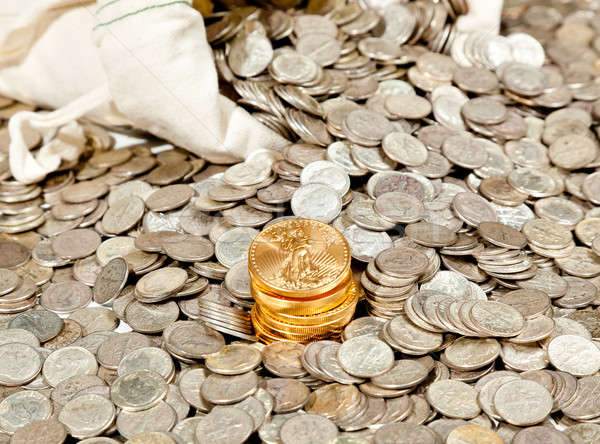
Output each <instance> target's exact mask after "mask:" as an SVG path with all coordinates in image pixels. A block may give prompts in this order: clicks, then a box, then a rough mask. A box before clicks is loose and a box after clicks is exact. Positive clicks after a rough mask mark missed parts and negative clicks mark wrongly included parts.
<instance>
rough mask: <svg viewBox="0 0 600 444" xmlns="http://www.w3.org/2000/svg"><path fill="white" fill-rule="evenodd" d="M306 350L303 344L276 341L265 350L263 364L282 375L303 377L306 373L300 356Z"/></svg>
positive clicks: (274, 372) (276, 373)
mask: <svg viewBox="0 0 600 444" xmlns="http://www.w3.org/2000/svg"><path fill="white" fill-rule="evenodd" d="M303 352H304V346H303V345H302V344H298V343H294V342H275V343H273V344H269V345H268V346H267V347H265V349H264V350H263V364H264V366H265V367H266V368H267V369H269V371H270V372H272V373H273V374H275V375H277V376H281V377H284V378H285V377H291V378H296V377H301V376H304V375H305V374H306V370H305V369H304V368H303V366H302V362H301V360H300V357H301V356H302V354H303Z"/></svg>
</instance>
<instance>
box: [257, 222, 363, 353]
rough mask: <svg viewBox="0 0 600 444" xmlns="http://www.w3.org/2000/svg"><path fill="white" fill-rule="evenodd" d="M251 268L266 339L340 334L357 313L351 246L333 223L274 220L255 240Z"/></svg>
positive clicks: (262, 336)
mask: <svg viewBox="0 0 600 444" xmlns="http://www.w3.org/2000/svg"><path fill="white" fill-rule="evenodd" d="M248 270H249V274H250V280H251V284H250V285H251V291H252V296H253V297H254V300H255V302H256V303H255V304H254V306H253V307H252V311H251V316H252V322H253V323H254V327H255V329H256V335H257V336H258V337H259V338H260V339H261V340H263V341H264V342H267V343H269V342H273V341H281V340H287V341H297V342H309V341H314V340H317V339H322V338H326V337H335V336H339V334H340V333H341V332H342V329H343V328H344V326H345V325H346V324H347V323H348V322H350V320H351V319H352V316H353V315H354V310H355V308H356V303H357V302H358V298H359V294H360V291H359V287H358V285H357V284H356V282H355V281H354V278H353V277H352V272H351V270H350V248H349V247H348V243H347V242H346V240H345V239H344V237H343V236H342V234H341V233H340V232H339V231H337V230H336V229H334V228H332V227H331V226H329V225H327V224H324V223H322V222H318V221H315V220H309V219H290V220H284V221H281V222H277V223H274V224H272V225H270V226H269V227H267V228H265V229H264V230H263V231H262V232H261V233H260V234H259V235H258V236H256V237H255V238H254V241H253V242H252V245H250V250H249V253H248Z"/></svg>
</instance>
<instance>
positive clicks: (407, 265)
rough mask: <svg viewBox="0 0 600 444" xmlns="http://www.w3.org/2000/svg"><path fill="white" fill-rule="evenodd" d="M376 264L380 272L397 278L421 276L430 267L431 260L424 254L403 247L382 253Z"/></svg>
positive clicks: (376, 259) (378, 256)
mask: <svg viewBox="0 0 600 444" xmlns="http://www.w3.org/2000/svg"><path fill="white" fill-rule="evenodd" d="M375 262H376V264H377V266H378V267H379V269H380V270H382V271H383V272H385V273H387V274H389V275H392V276H395V277H405V276H411V275H419V274H421V273H422V272H424V271H425V270H426V268H427V266H428V265H429V260H428V259H427V256H425V255H424V254H423V253H421V252H419V251H417V250H414V249H411V248H401V247H395V248H389V249H387V250H385V251H382V252H381V253H379V254H378V255H377V257H376V258H375Z"/></svg>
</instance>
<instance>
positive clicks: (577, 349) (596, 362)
mask: <svg viewBox="0 0 600 444" xmlns="http://www.w3.org/2000/svg"><path fill="white" fill-rule="evenodd" d="M548 357H549V358H550V362H552V365H554V366H555V367H556V368H557V369H559V370H562V371H566V372H568V373H570V374H572V375H575V376H588V375H592V374H594V373H595V372H597V371H598V369H600V351H599V350H598V348H596V346H595V345H594V344H593V343H592V342H590V341H589V340H587V339H585V338H582V337H581V336H575V335H562V336H557V337H556V338H554V339H552V341H550V343H549V344H548ZM596 367H598V368H596Z"/></svg>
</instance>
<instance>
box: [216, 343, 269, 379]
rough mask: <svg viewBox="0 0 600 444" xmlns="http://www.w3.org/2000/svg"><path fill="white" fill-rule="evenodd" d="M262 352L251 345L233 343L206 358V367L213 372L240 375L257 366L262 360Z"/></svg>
mask: <svg viewBox="0 0 600 444" xmlns="http://www.w3.org/2000/svg"><path fill="white" fill-rule="evenodd" d="M261 359H262V356H261V353H260V352H259V351H258V350H257V349H255V348H254V347H252V346H250V345H243V344H231V345H227V346H225V347H223V348H222V349H221V350H220V351H219V352H218V353H215V354H213V355H210V356H208V357H207V358H206V367H207V368H208V369H209V370H210V371H211V372H213V373H219V374H222V375H238V374H241V373H246V372H249V371H251V370H253V369H254V368H256V367H257V366H258V365H259V364H260V362H261Z"/></svg>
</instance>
